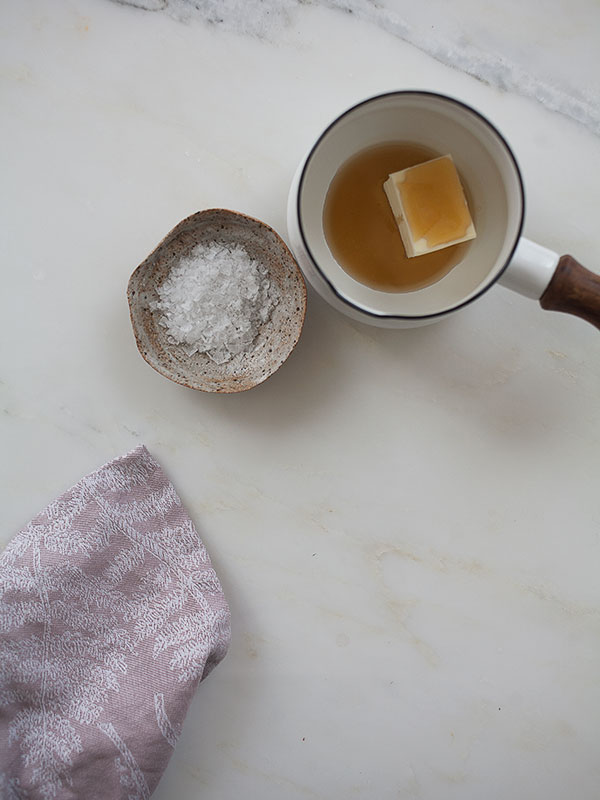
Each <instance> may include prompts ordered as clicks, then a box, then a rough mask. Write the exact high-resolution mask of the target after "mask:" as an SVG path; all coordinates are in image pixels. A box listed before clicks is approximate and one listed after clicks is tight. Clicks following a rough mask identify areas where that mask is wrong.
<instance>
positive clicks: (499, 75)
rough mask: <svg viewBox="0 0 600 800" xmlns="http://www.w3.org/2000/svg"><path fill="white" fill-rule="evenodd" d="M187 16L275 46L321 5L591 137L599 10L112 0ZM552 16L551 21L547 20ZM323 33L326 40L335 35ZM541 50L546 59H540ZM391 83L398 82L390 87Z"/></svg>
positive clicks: (332, 0)
mask: <svg viewBox="0 0 600 800" xmlns="http://www.w3.org/2000/svg"><path fill="white" fill-rule="evenodd" d="M112 2H115V3H118V4H120V5H128V6H132V7H134V8H138V9H141V10H146V11H162V12H165V13H167V14H169V15H170V16H172V17H173V18H174V19H176V20H178V21H180V22H190V21H192V20H194V19H195V18H197V19H200V20H202V21H203V22H205V23H207V24H210V25H218V26H220V27H223V28H224V29H226V30H229V31H234V32H236V33H240V34H244V35H249V36H253V37H258V38H259V39H263V40H265V41H271V42H274V41H277V40H278V39H279V37H280V35H281V32H282V30H283V29H288V28H290V27H292V26H293V25H294V19H295V15H296V14H298V13H306V7H308V6H319V5H320V6H323V7H326V8H329V9H334V10H336V11H339V12H341V13H343V14H345V15H346V16H348V15H351V16H354V17H356V18H357V20H360V22H361V23H363V24H371V25H375V26H377V27H378V28H381V29H382V30H385V31H387V32H388V33H390V34H391V35H393V36H396V37H397V38H399V39H401V40H402V41H404V42H406V43H408V44H410V45H413V46H414V47H417V48H419V49H420V50H421V51H423V52H424V53H427V54H428V55H430V56H432V57H433V58H435V59H436V60H437V61H440V62H441V63H442V64H446V65H447V66H450V67H453V68H455V69H458V70H460V71H462V72H465V73H466V74H467V75H471V76H473V77H475V78H477V79H478V80H480V81H483V82H484V83H486V84H489V85H490V86H492V87H494V88H496V89H498V90H500V91H503V92H515V93H517V94H520V95H523V96H525V97H530V98H532V99H534V100H536V101H537V102H539V103H541V104H542V105H544V106H545V107H546V108H548V109H550V110H551V111H555V112H558V113H560V114H564V115H565V116H567V117H569V118H571V119H572V120H574V121H575V122H578V123H580V124H581V125H584V126H585V127H587V128H588V129H589V130H591V131H592V132H593V133H595V134H600V79H599V78H598V72H597V70H594V69H593V66H594V65H596V64H597V58H598V57H597V47H598V32H599V31H600V5H598V4H594V5H593V6H592V5H590V4H589V3H586V2H585V0H574V2H573V3H572V4H570V13H569V15H568V16H567V17H566V18H565V14H564V3H561V2H560V0H533V2H529V3H528V4H525V5H524V4H523V2H522V1H521V0H505V2H503V3H502V6H501V13H500V12H499V11H498V9H495V8H494V7H493V6H491V7H489V8H488V9H487V10H486V11H485V12H484V13H481V4H477V3H475V2H474V0H457V2H453V3H452V4H448V3H447V2H444V0H429V2H427V3H414V2H409V0H381V2H375V1H374V0H368V1H367V2H365V0H263V1H262V2H259V3H257V2H244V0H112ZM553 20H555V21H554V23H553ZM335 35H336V34H335V31H332V37H335ZM549 53H551V54H552V53H554V56H553V57H552V58H549ZM400 85H401V81H399V86H400Z"/></svg>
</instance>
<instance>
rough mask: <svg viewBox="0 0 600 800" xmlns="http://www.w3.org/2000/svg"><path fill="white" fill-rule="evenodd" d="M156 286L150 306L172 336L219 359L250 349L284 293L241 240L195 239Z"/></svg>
mask: <svg viewBox="0 0 600 800" xmlns="http://www.w3.org/2000/svg"><path fill="white" fill-rule="evenodd" d="M157 291H158V296H159V299H158V301H155V302H153V303H152V304H151V309H152V310H156V311H159V312H160V314H161V315H160V317H159V320H158V323H159V325H162V326H163V327H164V328H166V329H167V333H168V338H169V341H171V342H172V343H174V344H179V345H182V347H183V349H184V350H185V352H186V353H187V355H189V356H192V355H194V354H195V353H206V354H207V355H208V356H209V358H211V359H212V361H214V362H215V363H216V364H224V363H226V362H227V361H230V360H231V359H232V358H233V357H234V356H236V355H238V354H240V353H247V352H249V350H250V349H251V347H252V344H253V342H254V340H255V339H256V337H257V335H258V332H259V329H260V326H261V325H262V324H263V323H265V322H266V321H267V320H268V319H269V318H270V316H271V314H272V311H273V308H274V307H275V305H276V304H277V303H278V302H279V299H280V298H279V289H278V287H277V285H276V284H275V283H274V282H273V281H272V280H271V279H270V278H269V274H268V270H267V267H266V266H264V265H263V264H261V263H260V262H258V261H256V260H255V259H253V258H251V257H250V256H249V254H248V252H247V250H246V249H245V248H244V247H242V246H241V245H239V244H228V243H225V242H217V241H215V242H209V243H201V244H198V245H196V246H195V247H194V248H193V250H192V251H191V252H190V254H189V255H188V256H185V257H183V258H181V259H180V260H179V262H178V263H177V264H176V265H175V266H174V267H173V268H172V269H171V271H170V274H169V276H168V277H167V279H166V280H165V281H164V282H163V283H162V285H161V286H159V287H158V290H157Z"/></svg>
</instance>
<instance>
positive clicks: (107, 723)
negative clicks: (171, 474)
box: [0, 447, 230, 800]
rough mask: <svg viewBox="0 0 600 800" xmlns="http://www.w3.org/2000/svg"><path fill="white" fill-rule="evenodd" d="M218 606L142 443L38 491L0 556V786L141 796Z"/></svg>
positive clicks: (135, 799)
mask: <svg viewBox="0 0 600 800" xmlns="http://www.w3.org/2000/svg"><path fill="white" fill-rule="evenodd" d="M229 636H230V626H229V609H228V607H227V602H226V600H225V597H224V596H223V591H222V589H221V585H220V583H219V581H218V579H217V576H216V574H215V572H214V570H213V569H212V567H211V563H210V560H209V557H208V554H207V552H206V550H205V548H204V546H203V545H202V543H201V542H200V540H199V538H198V535H197V533H196V530H195V528H194V525H193V524H192V522H191V520H190V518H189V517H188V515H187V514H186V512H185V510H184V509H183V507H182V505H181V501H180V499H179V497H178V496H177V494H176V492H175V489H174V488H173V486H172V484H171V483H170V482H169V480H168V479H167V478H166V476H165V474H164V473H163V471H162V469H161V468H160V465H159V464H158V463H157V462H156V461H155V460H154V459H153V458H152V456H151V455H150V453H149V452H148V451H147V450H146V448H145V447H139V448H137V449H136V450H134V451H133V452H132V453H130V454H128V455H126V456H123V457H122V458H118V459H116V460H115V461H112V462H110V463H109V464H106V465H105V466H104V467H102V468H101V469H100V470H98V471H97V472H94V473H92V474H91V475H88V476H87V477H86V478H83V480H81V481H80V482H79V483H78V484H77V485H76V486H74V487H73V488H72V489H70V490H69V491H68V492H66V494H64V495H62V497H60V498H59V499H58V500H56V501H55V502H54V503H51V504H50V505H49V506H48V507H47V508H46V509H45V510H44V511H43V512H42V513H41V514H39V515H38V516H37V517H36V518H35V519H34V520H33V521H32V522H30V523H29V525H27V527H26V528H24V529H23V530H22V531H21V532H20V533H18V534H17V536H15V538H14V539H13V540H12V541H11V542H10V544H9V545H8V547H7V548H6V550H5V551H4V553H3V554H2V555H1V556H0V797H1V798H2V799H3V800H24V798H27V799H28V800H34V798H36V799H37V798H42V799H43V800H100V798H102V799H103V800H104V799H105V798H110V800H120V799H121V798H122V799H123V800H143V798H147V797H149V796H150V794H151V793H152V791H153V790H154V788H155V787H156V784H157V783H158V781H159V779H160V776H161V774H162V773H163V771H164V769H165V767H166V765H167V762H168V760H169V757H170V755H171V753H172V752H173V748H174V746H175V742H176V741H177V736H178V734H179V731H180V728H181V724H182V721H183V719H184V717H185V714H186V711H187V708H188V705H189V703H190V700H191V697H192V694H193V692H194V689H195V688H196V685H197V684H198V681H200V680H201V679H202V678H204V677H205V676H206V675H207V674H208V673H209V672H210V670H211V669H212V668H213V667H214V666H215V665H216V664H217V663H218V662H219V661H220V660H221V659H222V658H223V656H224V655H225V652H226V650H227V646H228V644H229Z"/></svg>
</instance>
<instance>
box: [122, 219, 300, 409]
mask: <svg viewBox="0 0 600 800" xmlns="http://www.w3.org/2000/svg"><path fill="white" fill-rule="evenodd" d="M209 213H212V214H215V213H221V214H224V215H225V216H231V217H238V218H242V219H246V220H249V221H250V222H254V223H257V224H258V225H259V226H260V227H261V228H265V229H266V230H268V231H270V232H271V233H272V234H273V235H274V236H275V238H276V240H277V241H278V243H279V244H280V245H281V246H282V247H283V249H284V251H285V252H286V253H287V255H288V256H289V258H290V262H291V264H292V265H293V266H294V268H295V272H296V275H297V277H298V278H299V279H300V281H299V284H298V286H299V288H300V293H301V298H300V324H299V327H298V333H297V335H296V336H295V337H294V339H293V341H292V343H291V347H290V350H289V352H288V354H287V355H286V357H285V358H284V359H283V361H282V362H281V363H280V364H279V365H278V366H277V367H276V368H275V369H274V370H273V371H272V372H268V373H267V374H266V375H264V376H263V377H261V379H260V380H259V381H257V382H256V383H252V384H251V385H250V386H240V387H239V388H226V389H208V388H205V387H202V386H192V385H191V384H190V383H188V382H187V381H185V380H184V379H182V378H177V377H174V376H173V375H170V374H168V373H167V371H166V370H165V369H163V368H162V367H161V365H160V362H158V363H153V362H152V361H150V360H149V358H148V354H147V353H146V352H144V349H143V347H142V342H141V341H140V337H139V335H138V325H137V323H136V321H135V319H134V313H133V304H134V302H135V301H134V299H133V297H132V292H133V281H134V278H135V277H136V275H138V273H140V272H142V271H143V269H144V267H145V266H146V264H147V262H148V259H150V258H151V257H152V256H153V255H154V254H155V253H156V252H157V251H158V250H159V249H160V248H161V247H162V246H163V245H164V244H165V242H167V241H168V240H169V239H170V238H171V237H172V236H173V234H174V233H175V231H177V229H178V228H180V227H181V226H183V225H184V224H185V223H186V222H189V221H190V220H192V219H198V218H200V217H203V216H205V215H207V214H209ZM127 304H128V306H129V319H130V321H131V327H132V328H133V335H134V338H135V343H136V345H137V349H138V351H139V353H140V355H141V356H142V358H143V359H144V361H145V362H146V363H147V364H149V365H150V366H151V367H152V369H154V370H155V371H156V372H158V373H159V374H160V375H162V376H163V377H165V378H168V380H170V381H173V383H177V384H179V385H180V386H185V387H187V388H188V389H194V390H195V391H199V392H206V393H207V394H241V393H242V392H247V391H249V390H250V389H254V388H255V387H256V386H260V384H261V383H264V382H265V381H266V380H267V379H268V378H270V377H271V375H274V374H275V373H276V372H277V371H278V370H279V369H280V367H282V366H283V364H285V362H286V361H287V360H288V358H289V357H290V355H291V354H292V352H293V351H294V349H295V348H296V345H297V344H298V342H299V341H300V336H301V335H302V330H303V328H304V322H305V319H306V305H307V289H306V281H305V279H304V275H303V273H302V270H301V269H300V267H299V266H298V262H297V261H296V257H295V256H294V254H293V253H292V251H291V250H290V248H289V247H288V246H287V244H286V242H285V241H284V240H283V238H282V237H281V236H280V235H279V234H278V233H277V231H276V230H275V229H274V228H273V227H271V226H270V225H268V224H267V223H266V222H263V221H262V220H261V219H258V218H257V217H253V216H251V215H250V214H244V213H243V212H241V211H233V210H232V209H229V208H217V207H215V208H203V209H201V210H200V211H195V212H194V213H192V214H189V215H188V216H187V217H184V218H183V219H182V220H180V221H179V222H178V223H177V224H176V225H174V226H173V227H172V228H171V229H170V230H169V232H168V233H166V234H165V235H164V236H163V237H162V239H161V240H160V241H159V242H158V244H157V245H156V246H155V247H154V248H153V249H152V250H151V251H150V252H149V253H148V255H147V256H146V257H145V258H144V259H143V260H142V261H141V262H140V263H139V264H138V266H137V267H136V268H135V269H134V270H133V272H132V273H131V275H130V276H129V280H128V282H127Z"/></svg>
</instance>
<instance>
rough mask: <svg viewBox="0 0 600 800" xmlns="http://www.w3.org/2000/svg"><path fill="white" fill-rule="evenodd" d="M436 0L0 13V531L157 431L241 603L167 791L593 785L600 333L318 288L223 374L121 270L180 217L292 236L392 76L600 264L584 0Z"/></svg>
mask: <svg viewBox="0 0 600 800" xmlns="http://www.w3.org/2000/svg"><path fill="white" fill-rule="evenodd" d="M134 5H139V6H142V5H145V6H147V8H149V9H151V8H156V9H158V10H156V11H149V10H146V11H144V10H141V9H139V8H133V7H132V6H134ZM423 6H424V8H423ZM161 9H162V10H161ZM451 9H452V10H450V4H446V3H443V2H441V0H436V1H435V2H433V1H430V2H428V3H425V4H422V6H421V10H420V11H415V10H414V8H412V6H410V5H409V4H408V3H406V2H402V1H401V0H385V2H381V3H370V2H359V0H348V2H340V1H338V0H330V1H329V2H321V3H319V2H308V3H307V2H295V1H294V0H284V2H263V3H256V2H253V3H250V2H249V3H242V2H234V0H228V1H227V2H215V1H213V2H210V1H209V0H205V1H204V2H198V0H196V2H194V3H192V2H190V1H189V0H188V1H187V2H186V0H144V2H142V0H136V2H133V1H132V2H126V0H121V2H110V0H67V1H66V2H63V3H54V2H50V0H45V1H44V0H27V2H19V3H4V4H3V7H2V9H1V11H0V42H1V46H0V98H1V103H2V106H1V107H2V119H3V122H2V141H3V147H2V149H1V151H0V159H1V167H0V174H2V188H3V191H2V220H3V222H2V226H1V232H0V237H1V248H2V270H3V292H2V295H3V304H2V305H3V313H2V318H1V324H2V333H1V338H0V341H1V344H0V347H1V349H2V360H1V364H2V374H1V376H0V390H1V395H2V410H3V413H2V415H1V417H0V420H1V426H0V437H1V439H0V442H1V444H0V446H1V448H2V453H3V456H4V458H3V459H2V465H1V469H2V475H1V482H2V488H3V498H4V500H3V503H2V528H1V534H0V536H1V540H2V542H3V543H4V542H6V541H7V540H8V539H9V538H10V536H11V535H12V534H13V533H14V532H15V531H16V530H17V529H18V528H19V527H20V526H21V525H22V524H24V523H25V522H26V521H27V520H28V519H29V518H30V517H31V516H33V515H34V514H35V513H36V512H37V511H38V510H40V509H41V508H42V507H43V506H44V505H45V504H46V503H47V502H48V501H50V500H51V499H52V498H53V497H55V496H56V495H57V494H59V493H60V492H61V491H62V490H64V489H65V488H66V487H67V486H69V485H71V484H72V483H73V482H74V481H75V480H77V479H78V478H79V477H80V476H81V475H83V474H85V473H86V472H89V471H91V470H92V469H94V468H95V467H97V466H99V465H100V464H101V463H102V462H104V461H106V460H108V459H110V458H112V457H114V456H116V455H119V454H121V453H123V452H125V451H127V450H129V449H131V448H133V447H134V446H136V445H137V444H138V443H141V442H143V443H145V444H146V445H147V446H148V448H149V449H150V450H151V452H152V453H153V454H154V455H155V456H156V457H157V458H158V459H159V460H160V461H161V463H162V464H163V466H164V468H165V470H166V471H167V473H168V474H169V476H170V477H171V479H172V480H173V482H174V484H175V486H176V487H177V489H178V491H179V493H180V494H181V496H182V498H183V500H184V502H185V504H186V506H187V508H188V510H189V512H190V514H191V516H192V518H193V519H194V521H195V522H196V524H197V527H198V529H199V531H200V533H201V535H202V538H203V540H204V542H205V544H206V546H207V548H208V550H209V552H210V554H211V556H212V558H213V562H214V564H215V567H216V569H217V571H218V573H219V575H220V577H221V579H222V583H223V585H224V588H225V590H226V593H227V595H228V598H229V601H230V604H231V609H232V614H233V641H232V645H231V649H230V652H229V654H228V656H227V658H226V659H225V661H224V662H223V664H222V665H221V666H220V667H219V668H218V669H217V670H215V672H214V673H213V674H212V675H211V676H210V678H209V679H208V680H207V681H206V683H204V684H202V686H201V687H200V689H199V691H198V693H197V695H196V698H195V701H194V703H193V706H192V708H191V710H190V713H189V716H188V719H187V722H186V725H185V729H184V733H183V735H182V738H181V740H180V743H179V745H178V748H177V750H176V752H175V755H174V756H173V758H172V760H171V763H170V765H169V768H168V770H167V772H166V774H165V776H164V778H163V780H162V782H161V784H160V786H159V788H158V790H157V792H156V794H155V797H156V798H157V800H167V798H169V800H170V799H171V798H178V800H196V798H203V800H230V798H234V797H250V798H261V800H280V799H281V798H286V800H287V799H288V798H289V799H290V800H294V799H295V798H298V800H301V799H303V798H336V800H337V798H344V799H346V798H351V797H356V798H378V800H388V799H389V800H392V798H394V799H395V800H396V799H397V800H408V798H421V799H423V800H439V799H440V798H444V800H451V799H452V798H460V799H461V800H480V798H486V799H487V800H505V798H536V799H537V798H544V800H564V798H566V797H573V798H576V799H577V800H595V799H596V798H597V797H598V787H599V786H600V766H599V765H600V752H599V751H600V748H599V745H598V719H599V717H600V677H599V676H600V582H599V581H598V574H599V571H598V570H599V560H600V491H599V475H600V472H599V468H600V402H599V398H600V338H599V335H598V331H596V330H594V329H593V328H592V327H591V326H589V325H586V324H585V323H583V322H581V321H580V320H576V319H575V318H570V317H566V316H562V315H559V314H550V313H547V312H542V311H541V310H540V309H539V308H538V307H537V305H536V304H535V303H533V302H531V301H528V300H525V299H523V298H520V297H518V296H517V295H514V294H511V293H510V292H508V291H507V290H505V289H502V288H496V289H494V290H493V291H491V292H489V293H488V294H487V295H485V296H484V297H483V298H482V299H481V300H480V301H479V302H478V303H476V304H474V305H472V306H470V307H468V308H467V309H465V310H464V311H463V312H462V313H461V314H458V315H456V316H454V317H453V318H452V319H450V320H448V321H445V322H442V323H439V324H437V325H433V326H430V327H427V328H422V329H417V330H412V331H384V330H376V329H374V328H370V327H367V326H364V325H362V324H359V323H354V322H351V321H349V320H348V319H346V318H345V317H343V316H341V315H340V314H338V313H337V312H335V311H333V310H332V309H330V308H329V307H328V306H327V305H326V304H325V303H324V302H323V301H321V300H320V299H319V298H318V297H316V296H315V295H314V294H312V293H311V294H310V296H309V308H308V314H307V319H306V324H305V328H304V332H303V335H302V338H301V341H300V343H299V345H298V347H297V348H296V351H295V352H294V353H293V354H292V357H291V358H290V359H289V361H288V362H287V363H286V364H285V365H284V367H283V368H282V369H281V370H280V371H279V372H278V373H277V374H276V375H275V376H273V377H272V378H271V379H269V380H268V381H267V382H266V383H264V384H263V385H261V386H260V387H258V388H257V389H254V390H252V391H251V392H249V393H245V394H242V395H237V396H211V395H203V394H200V393H195V392H193V391H191V390H188V389H185V388H183V387H180V386H177V385H175V384H174V383H171V382H169V381H168V380H166V379H164V378H163V377H161V376H160V375H158V374H157V373H156V372H154V371H153V370H152V369H151V368H150V367H149V366H148V365H147V364H146V363H145V362H144V361H143V360H142V359H141V357H140V356H139V354H138V352H137V349H136V347H135V343H134V339H133V335H132V332H131V327H130V323H129V317H128V310H127V304H126V300H125V288H126V284H127V280H128V277H129V275H130V273H131V272H132V271H133V269H134V268H135V266H136V265H137V264H138V263H139V262H140V261H141V260H142V259H143V258H144V257H145V256H146V255H147V253H148V252H149V251H150V250H151V249H152V248H153V246H154V245H155V244H156V243H157V242H158V241H159V240H160V239H161V237H162V236H163V235H164V234H165V233H166V232H167V231H168V230H169V229H170V228H172V227H173V226H174V225H175V224H176V223H177V222H178V221H179V220H180V219H182V218H183V217H185V216H187V215H188V214H190V213H192V212H194V211H197V210H199V209H201V208H206V207H215V206H224V207H229V208H234V209H236V210H239V211H243V212H247V213H249V214H251V215H253V216H257V217H259V218H261V219H263V220H264V221H266V222H267V223H269V224H271V225H272V226H274V227H275V228H276V229H277V230H278V231H279V232H280V233H282V234H283V235H284V236H285V205H286V195H287V190H288V187H289V183H290V180H291V177H292V174H293V172H294V169H295V167H296V164H297V162H298V160H299V159H300V157H301V155H302V154H303V152H304V150H305V149H306V147H307V146H308V145H309V144H310V142H311V140H312V138H313V137H314V136H316V135H317V134H318V132H319V131H320V130H321V129H322V128H323V127H324V126H325V125H326V124H327V123H328V122H329V121H331V120H332V119H333V118H334V117H335V116H336V114H337V113H339V112H340V111H341V110H343V109H344V108H345V107H347V106H349V105H351V104H352V103H353V102H355V101H357V100H359V99H362V98H364V97H366V96H368V95H370V94H375V93H378V92H381V91H384V90H390V89H396V88H425V89H435V90H439V91H442V92H446V93H449V94H452V95H455V96H457V97H460V98H462V99H463V100H465V101H466V102H468V103H470V104H472V105H474V106H476V107H477V108H479V109H480V110H481V111H483V112H484V113H485V114H487V115H488V116H489V117H490V119H491V120H492V121H493V122H494V123H495V124H496V125H497V126H498V127H499V128H500V129H501V130H502V131H503V133H504V134H505V135H506V136H507V138H508V139H509V140H510V141H511V143H512V145H513V147H514V150H515V152H516V155H517V158H518V159H519V161H520V163H521V166H522V170H523V174H524V178H525V182H526V187H527V194H528V204H527V205H528V214H527V221H526V228H525V232H526V234H527V235H528V236H529V237H530V238H533V239H535V240H537V241H539V242H541V243H543V244H546V245H548V246H549V247H552V248H554V249H556V250H557V251H559V252H563V253H564V252H571V253H573V255H575V256H576V257H578V258H579V259H580V260H581V261H582V262H583V263H584V264H588V265H589V266H590V267H591V268H592V269H594V268H595V269H596V271H598V268H599V266H600V227H599V225H598V216H599V212H600V190H599V189H598V175H600V140H599V139H598V137H597V134H598V132H599V131H600V121H599V115H598V107H599V98H600V79H599V77H598V75H599V73H598V71H597V70H595V71H591V64H592V63H594V60H595V61H596V62H597V43H598V32H599V30H600V6H598V3H596V2H593V1H592V0H573V1H572V2H571V3H569V4H565V3H562V2H560V3H559V2H558V0H556V1H554V0H553V1H552V2H541V0H539V1H538V2H533V0H524V2H523V1H522V2H516V0H515V1H514V2H507V3H503V4H502V6H498V10H492V9H491V7H490V4H481V3H475V2H472V0H460V2H454V3H453V4H451Z"/></svg>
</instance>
